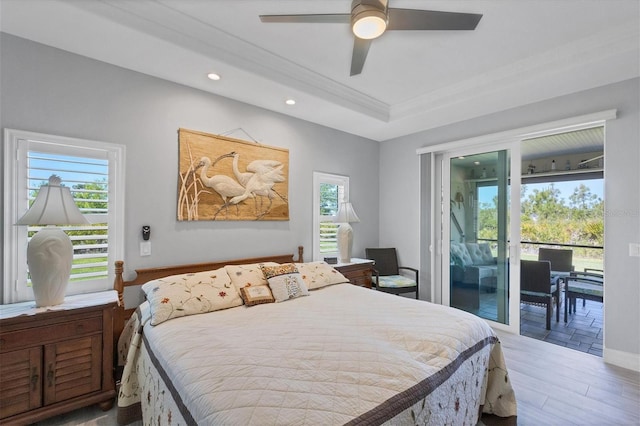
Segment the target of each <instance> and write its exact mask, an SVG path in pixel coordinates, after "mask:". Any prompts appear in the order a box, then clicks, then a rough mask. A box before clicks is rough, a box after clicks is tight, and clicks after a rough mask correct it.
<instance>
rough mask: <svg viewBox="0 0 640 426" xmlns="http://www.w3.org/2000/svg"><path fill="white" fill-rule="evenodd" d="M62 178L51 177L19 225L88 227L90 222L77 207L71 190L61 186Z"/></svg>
mask: <svg viewBox="0 0 640 426" xmlns="http://www.w3.org/2000/svg"><path fill="white" fill-rule="evenodd" d="M60 182H61V180H60V178H59V177H58V176H56V175H51V177H50V178H49V184H48V185H43V186H42V187H41V188H40V191H38V196H37V197H36V199H35V200H34V202H33V204H32V205H31V207H30V208H29V210H27V212H26V213H25V214H24V216H22V217H21V218H20V219H19V220H18V222H17V224H18V225H88V224H89V221H88V220H87V218H85V217H84V215H83V214H82V212H80V210H79V209H78V206H76V202H75V201H74V200H73V196H72V195H71V190H70V189H69V188H67V187H66V186H60Z"/></svg>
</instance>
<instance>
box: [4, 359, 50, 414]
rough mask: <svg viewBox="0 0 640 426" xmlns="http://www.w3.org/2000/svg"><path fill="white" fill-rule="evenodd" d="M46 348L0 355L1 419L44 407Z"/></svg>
mask: <svg viewBox="0 0 640 426" xmlns="http://www.w3.org/2000/svg"><path fill="white" fill-rule="evenodd" d="M41 360H42V348H41V347H35V348H29V349H22V350H17V351H13V352H7V353H4V354H1V355H0V418H5V417H8V416H12V415H14V414H18V413H23V412H25V411H29V410H32V409H34V408H38V407H40V406H41V405H42V374H41V367H40V365H41Z"/></svg>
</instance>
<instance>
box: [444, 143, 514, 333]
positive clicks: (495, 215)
mask: <svg viewBox="0 0 640 426" xmlns="http://www.w3.org/2000/svg"><path fill="white" fill-rule="evenodd" d="M512 150H513V148H512V147H506V148H505V149H496V150H493V151H485V152H473V151H470V150H467V151H465V152H462V151H456V152H451V153H449V154H447V155H444V156H443V184H444V185H443V198H444V200H447V199H448V200H449V201H448V202H443V209H442V213H443V217H442V224H443V226H442V233H443V235H442V248H443V251H442V253H443V254H442V276H443V278H444V280H443V281H444V282H445V283H448V288H446V289H443V299H444V300H443V301H444V302H445V303H447V301H448V304H449V305H450V306H453V307H456V308H459V309H462V310H465V311H468V312H471V313H473V314H475V315H477V316H479V317H481V318H485V319H487V320H489V321H491V322H495V323H497V324H501V325H503V326H505V328H509V329H511V328H514V329H515V330H517V327H519V318H518V315H517V305H518V300H517V298H513V299H510V296H511V295H517V294H518V293H517V292H516V291H514V290H515V289H516V288H517V289H519V285H518V284H517V282H518V279H517V274H518V271H517V269H518V268H510V267H509V262H510V261H515V260H516V259H517V253H511V250H510V245H509V242H510V241H512V240H515V241H517V239H518V238H519V235H517V236H514V235H512V234H513V232H514V229H515V227H514V226H512V225H513V224H512V223H511V218H515V220H516V221H518V218H519V214H518V213H516V214H513V213H512V212H513V211H514V208H515V209H516V210H515V212H518V210H519V208H520V205H519V201H516V203H515V204H517V205H515V206H514V203H512V197H511V191H512V183H511V176H510V174H511V172H512V170H513V168H514V166H513V164H516V166H515V167H517V168H518V170H519V168H520V167H519V165H517V162H516V161H515V160H514V161H512V156H513V153H512ZM518 156H519V152H518ZM518 161H519V160H518ZM518 173H519V171H518ZM517 185H519V180H518V182H517ZM516 198H517V197H516ZM516 232H517V231H516ZM514 238H515V239H514ZM512 269H515V271H511V270H512ZM512 272H513V274H514V275H512V276H510V275H511V274H512ZM514 276H515V278H514ZM514 307H516V310H515V311H514ZM514 312H515V315H514Z"/></svg>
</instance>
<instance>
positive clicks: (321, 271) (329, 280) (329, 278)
mask: <svg viewBox="0 0 640 426" xmlns="http://www.w3.org/2000/svg"><path fill="white" fill-rule="evenodd" d="M295 266H296V268H298V272H300V275H302V280H303V281H304V282H305V284H306V285H307V288H308V289H309V290H313V289H314V288H321V287H326V286H328V285H333V284H340V283H348V282H349V280H348V279H346V278H345V276H344V275H342V274H341V273H340V272H339V271H337V270H336V269H334V268H333V267H332V266H331V265H329V264H328V263H326V262H322V261H320V262H308V263H296V264H295Z"/></svg>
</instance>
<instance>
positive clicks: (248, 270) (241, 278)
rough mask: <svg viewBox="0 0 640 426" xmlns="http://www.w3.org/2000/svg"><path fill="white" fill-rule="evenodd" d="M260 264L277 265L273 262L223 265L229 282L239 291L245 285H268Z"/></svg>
mask: <svg viewBox="0 0 640 426" xmlns="http://www.w3.org/2000/svg"><path fill="white" fill-rule="evenodd" d="M261 266H278V264H277V263H275V262H265V263H249V264H246V265H227V266H225V267H224V269H226V271H227V273H228V274H229V278H230V279H231V282H232V283H233V285H234V286H235V288H236V289H237V290H238V292H240V289H241V288H243V287H246V286H258V285H268V283H267V279H266V278H265V276H264V272H262V269H261Z"/></svg>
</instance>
